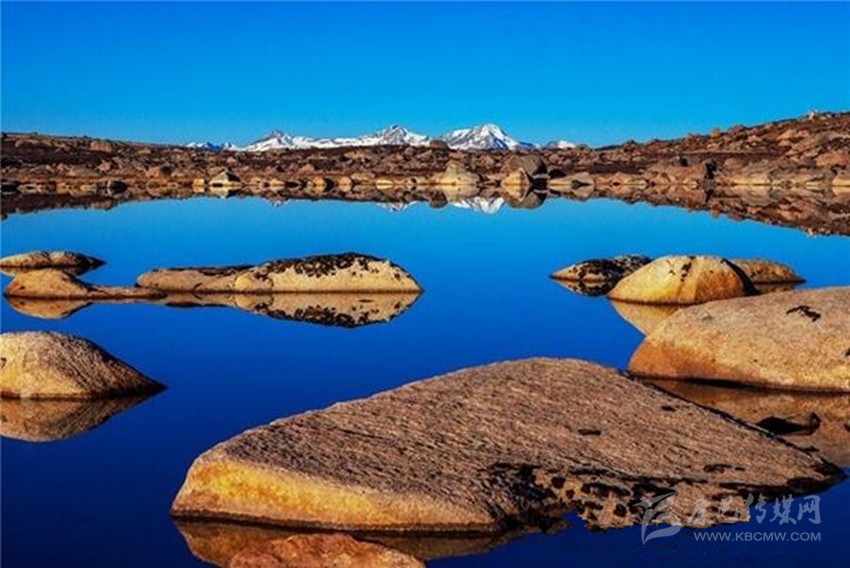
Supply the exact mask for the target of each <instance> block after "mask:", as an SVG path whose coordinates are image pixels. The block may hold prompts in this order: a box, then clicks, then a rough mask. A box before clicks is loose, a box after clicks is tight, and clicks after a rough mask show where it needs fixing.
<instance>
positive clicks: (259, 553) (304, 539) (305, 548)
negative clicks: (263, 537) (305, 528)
mask: <svg viewBox="0 0 850 568" xmlns="http://www.w3.org/2000/svg"><path fill="white" fill-rule="evenodd" d="M367 567H368V568H425V565H424V564H423V563H422V562H420V561H419V560H417V559H416V558H413V557H412V556H408V555H407V554H404V553H403V552H399V551H397V550H392V549H389V548H385V547H383V546H380V545H377V544H372V543H370V542H362V541H359V540H355V539H353V538H352V537H350V536H348V535H346V534H339V533H330V534H300V535H293V536H290V537H287V538H284V539H280V540H272V541H269V542H266V543H264V544H262V545H260V546H256V547H251V548H247V549H245V550H243V551H241V552H239V553H238V554H236V556H234V557H233V559H232V560H231V561H230V568H367Z"/></svg>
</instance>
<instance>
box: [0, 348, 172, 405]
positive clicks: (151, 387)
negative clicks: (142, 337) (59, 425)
mask: <svg viewBox="0 0 850 568" xmlns="http://www.w3.org/2000/svg"><path fill="white" fill-rule="evenodd" d="M162 388H163V387H162V385H160V384H159V383H156V382H154V381H152V380H151V379H149V378H147V377H145V376H144V375H142V374H141V373H140V372H139V371H137V370H136V369H134V368H132V367H130V366H129V365H127V364H126V363H123V362H121V361H119V360H118V359H116V358H115V357H113V356H112V355H110V354H109V353H107V352H106V351H104V350H103V349H101V348H100V347H98V346H97V345H95V344H94V343H92V342H90V341H86V340H85V339H80V338H78V337H73V336H71V335H64V334H61V333H46V332H38V331H29V332H19V333H11V332H9V333H3V334H0V395H2V396H4V397H11V398H44V399H90V398H101V397H108V396H117V395H142V394H152V393H156V392H159V391H160V390H162Z"/></svg>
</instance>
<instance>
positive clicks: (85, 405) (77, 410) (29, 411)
mask: <svg viewBox="0 0 850 568" xmlns="http://www.w3.org/2000/svg"><path fill="white" fill-rule="evenodd" d="M147 398H148V395H144V396H119V397H115V398H99V399H96V400H30V399H19V400H13V399H8V398H5V399H3V400H2V401H0V436H3V437H4V438H12V439H15V440H24V441H27V442H55V441H58V440H65V439H67V438H71V437H72V436H77V435H79V434H83V433H85V432H88V431H89V430H93V429H94V428H97V427H98V426H100V425H101V424H103V423H104V422H106V421H107V420H109V419H110V418H112V417H113V416H115V415H116V414H119V413H121V412H124V411H125V410H129V409H130V408H132V407H134V406H136V405H138V404H140V403H142V402H143V401H145V400H147Z"/></svg>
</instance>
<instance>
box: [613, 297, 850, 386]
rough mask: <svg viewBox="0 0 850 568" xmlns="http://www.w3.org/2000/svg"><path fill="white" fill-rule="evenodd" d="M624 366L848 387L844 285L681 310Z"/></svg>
mask: <svg viewBox="0 0 850 568" xmlns="http://www.w3.org/2000/svg"><path fill="white" fill-rule="evenodd" d="M629 371H630V372H631V373H634V374H637V375H641V376H649V377H659V378H671V379H701V380H719V381H732V382H736V383H743V384H749V385H757V386H763V387H770V388H780V389H800V390H812V391H838V392H850V287H841V288H825V289H821V290H801V291H794V292H777V293H774V294H766V295H762V296H756V297H752V298H738V299H734V300H727V301H723V302H710V303H708V304H704V305H701V306H693V307H690V308H687V309H684V310H681V311H679V312H676V313H675V314H673V315H672V316H670V317H669V318H668V319H666V320H664V321H663V322H662V323H661V324H659V325H658V326H657V327H656V328H655V329H654V330H653V331H652V333H650V334H649V335H648V336H647V337H646V338H645V339H644V340H643V342H642V343H641V344H640V346H639V347H638V349H637V351H636V352H635V353H634V355H633V356H632V358H631V361H630V362H629Z"/></svg>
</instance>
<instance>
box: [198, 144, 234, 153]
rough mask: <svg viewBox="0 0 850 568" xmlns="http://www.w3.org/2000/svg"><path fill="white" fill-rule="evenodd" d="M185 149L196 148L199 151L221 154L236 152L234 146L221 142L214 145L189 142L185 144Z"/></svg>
mask: <svg viewBox="0 0 850 568" xmlns="http://www.w3.org/2000/svg"><path fill="white" fill-rule="evenodd" d="M186 147H187V148H197V149H199V150H208V151H210V152H221V151H223V150H238V148H237V147H236V145H235V144H231V143H230V142H222V143H221V144H216V143H215V142H189V143H188V144H186Z"/></svg>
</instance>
